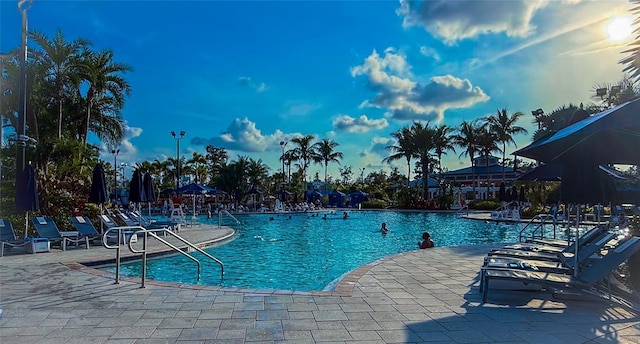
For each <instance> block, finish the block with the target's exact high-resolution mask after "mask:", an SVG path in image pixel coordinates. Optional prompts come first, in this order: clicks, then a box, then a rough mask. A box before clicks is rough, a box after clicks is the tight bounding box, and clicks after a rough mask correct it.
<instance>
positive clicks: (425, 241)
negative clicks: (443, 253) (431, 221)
mask: <svg viewBox="0 0 640 344" xmlns="http://www.w3.org/2000/svg"><path fill="white" fill-rule="evenodd" d="M418 246H419V247H420V248H421V249H423V248H432V247H434V246H435V244H434V243H433V241H432V240H431V235H430V234H429V232H424V233H422V241H420V242H419V243H418Z"/></svg>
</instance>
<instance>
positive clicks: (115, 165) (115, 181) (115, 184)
mask: <svg viewBox="0 0 640 344" xmlns="http://www.w3.org/2000/svg"><path fill="white" fill-rule="evenodd" d="M119 153H120V149H112V150H111V154H113V189H114V192H113V198H114V203H115V201H117V200H118V154H119Z"/></svg>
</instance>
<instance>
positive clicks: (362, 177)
mask: <svg viewBox="0 0 640 344" xmlns="http://www.w3.org/2000/svg"><path fill="white" fill-rule="evenodd" d="M360 180H362V186H364V167H361V168H360Z"/></svg>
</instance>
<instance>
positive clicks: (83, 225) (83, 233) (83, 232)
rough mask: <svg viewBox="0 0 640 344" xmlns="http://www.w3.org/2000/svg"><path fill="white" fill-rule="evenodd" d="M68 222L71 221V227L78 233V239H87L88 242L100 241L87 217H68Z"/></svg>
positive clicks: (96, 231)
mask: <svg viewBox="0 0 640 344" xmlns="http://www.w3.org/2000/svg"><path fill="white" fill-rule="evenodd" d="M69 221H71V224H73V227H75V229H76V230H77V231H78V234H79V235H78V237H88V238H89V240H90V241H93V240H95V239H101V238H100V233H98V230H96V228H95V227H94V226H93V223H91V220H89V218H88V217H86V216H70V217H69ZM87 249H89V245H87Z"/></svg>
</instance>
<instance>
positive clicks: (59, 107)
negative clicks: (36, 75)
mask: <svg viewBox="0 0 640 344" xmlns="http://www.w3.org/2000/svg"><path fill="white" fill-rule="evenodd" d="M62 96H63V94H62V87H60V86H58V140H59V139H61V138H62Z"/></svg>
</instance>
